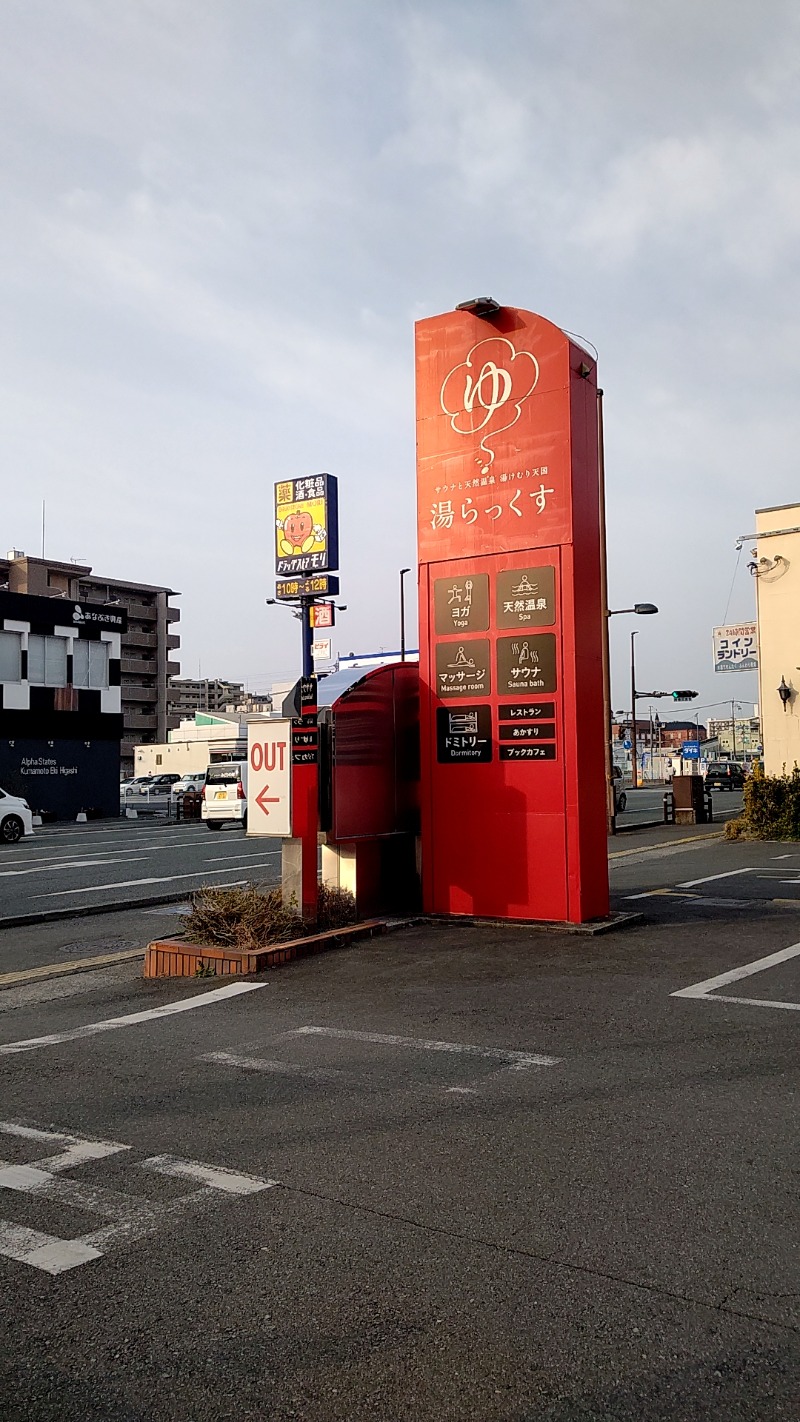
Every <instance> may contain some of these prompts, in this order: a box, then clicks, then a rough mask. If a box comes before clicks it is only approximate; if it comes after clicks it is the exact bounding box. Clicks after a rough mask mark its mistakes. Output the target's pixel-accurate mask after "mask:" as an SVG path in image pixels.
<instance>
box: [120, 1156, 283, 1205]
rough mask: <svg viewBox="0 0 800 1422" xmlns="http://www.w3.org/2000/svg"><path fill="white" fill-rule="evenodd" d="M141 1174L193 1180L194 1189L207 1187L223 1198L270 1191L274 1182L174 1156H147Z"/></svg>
mask: <svg viewBox="0 0 800 1422" xmlns="http://www.w3.org/2000/svg"><path fill="white" fill-rule="evenodd" d="M140 1165H141V1168H142V1170H154V1171H155V1172H156V1174H157V1175H175V1176H177V1177H178V1179H181V1180H196V1181H197V1183H198V1185H209V1186H210V1187H211V1189H212V1190H222V1191H223V1193H224V1194H226V1195H257V1194H258V1192H259V1191H260V1190H271V1189H272V1187H273V1186H274V1185H277V1183H278V1182H277V1180H264V1179H262V1177H261V1176H260V1175H240V1174H239V1173H238V1171H235V1170H227V1169H226V1168H225V1167H224V1166H222V1165H203V1163H202V1161H199V1160H179V1159H178V1157H177V1156H174V1155H151V1156H150V1158H149V1160H142V1161H140Z"/></svg>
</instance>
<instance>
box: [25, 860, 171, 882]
mask: <svg viewBox="0 0 800 1422" xmlns="http://www.w3.org/2000/svg"><path fill="white" fill-rule="evenodd" d="M146 858H147V855H146V854H140V855H138V857H137V858H136V859H128V860H127V861H126V863H127V864H138V863H140V862H141V863H144V861H145V859H146ZM118 863H119V859H73V860H68V861H67V863H66V864H64V863H62V862H61V860H58V861H57V862H56V863H55V864H34V865H32V866H31V867H30V868H29V869H0V879H15V878H17V877H18V876H19V875H20V874H54V873H55V872H56V870H57V869H102V868H103V867H104V866H105V865H106V864H118Z"/></svg>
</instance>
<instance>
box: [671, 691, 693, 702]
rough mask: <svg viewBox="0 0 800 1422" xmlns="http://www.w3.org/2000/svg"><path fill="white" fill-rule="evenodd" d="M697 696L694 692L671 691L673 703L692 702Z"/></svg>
mask: <svg viewBox="0 0 800 1422" xmlns="http://www.w3.org/2000/svg"><path fill="white" fill-rule="evenodd" d="M697 695H698V692H696V691H673V693H672V699H673V701H694V698H695V697H696V696H697Z"/></svg>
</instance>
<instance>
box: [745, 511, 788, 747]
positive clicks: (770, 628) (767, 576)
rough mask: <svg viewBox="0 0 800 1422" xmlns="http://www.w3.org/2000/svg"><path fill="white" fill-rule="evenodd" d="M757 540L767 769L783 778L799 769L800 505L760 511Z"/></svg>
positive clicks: (754, 566)
mask: <svg viewBox="0 0 800 1422" xmlns="http://www.w3.org/2000/svg"><path fill="white" fill-rule="evenodd" d="M756 540H757V541H756V549H755V555H754V561H753V562H752V563H751V565H750V568H751V572H752V573H753V574H754V580H755V584H756V609H757V614H758V682H759V711H760V713H761V734H762V739H763V744H764V769H765V771H766V773H767V775H782V774H783V772H784V770H786V771H791V770H792V768H793V767H794V766H795V765H798V766H800V695H799V693H800V504H781V505H779V506H778V507H777V508H772V509H757V510H756Z"/></svg>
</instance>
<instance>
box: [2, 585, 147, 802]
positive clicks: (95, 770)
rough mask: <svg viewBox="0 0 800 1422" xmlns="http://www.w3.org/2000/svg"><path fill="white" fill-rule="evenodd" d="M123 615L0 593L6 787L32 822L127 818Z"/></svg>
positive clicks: (99, 607)
mask: <svg viewBox="0 0 800 1422" xmlns="http://www.w3.org/2000/svg"><path fill="white" fill-rule="evenodd" d="M126 627H127V618H126V614H125V611H124V610H123V609H121V608H119V607H116V606H112V607H107V606H104V605H102V604H99V603H87V602H83V603H81V602H74V601H72V600H71V599H69V598H60V597H34V596H28V595H27V594H24V593H10V592H3V591H0V786H2V788H3V789H4V790H6V791H8V793H9V794H13V795H21V796H22V797H23V798H24V799H25V800H27V802H28V804H29V805H30V807H31V809H32V810H33V812H34V814H37V813H41V814H43V815H45V816H46V817H48V818H57V819H66V818H74V817H75V815H77V814H78V813H80V812H81V811H85V812H86V813H93V814H96V815H117V814H119V772H120V742H121V739H122V731H123V717H122V714H121V693H120V681H121V664H120V653H121V638H122V634H123V633H124V632H125V630H126Z"/></svg>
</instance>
